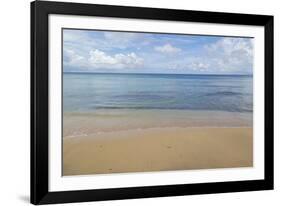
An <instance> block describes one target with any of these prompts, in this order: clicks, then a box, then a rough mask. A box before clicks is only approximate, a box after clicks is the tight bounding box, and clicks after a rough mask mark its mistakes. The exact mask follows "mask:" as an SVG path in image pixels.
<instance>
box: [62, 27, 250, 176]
mask: <svg viewBox="0 0 281 206" xmlns="http://www.w3.org/2000/svg"><path fill="white" fill-rule="evenodd" d="M61 38H62V51H61V52H62V55H61V56H62V68H61V69H62V175H63V176H72V175H97V174H111V173H136V172H164V171H179V170H203V169H204V170H206V169H225V168H242V167H243V168H244V167H253V112H254V111H253V78H254V75H253V64H254V58H255V57H254V46H255V38H253V37H251V36H219V35H205V34H177V33H152V32H144V31H138V32H136V31H134V32H132V31H113V30H93V29H92V30H91V29H79V28H62V29H61Z"/></svg>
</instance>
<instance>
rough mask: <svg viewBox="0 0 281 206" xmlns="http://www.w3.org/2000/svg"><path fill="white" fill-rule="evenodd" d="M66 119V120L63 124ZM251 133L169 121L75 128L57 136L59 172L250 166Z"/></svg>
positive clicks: (233, 128) (246, 130)
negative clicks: (60, 152) (157, 125)
mask: <svg viewBox="0 0 281 206" xmlns="http://www.w3.org/2000/svg"><path fill="white" fill-rule="evenodd" d="M209 122H210V121H209ZM72 123H73V122H72V120H69V121H68V122H67V124H66V126H69V125H71V124H72ZM73 124H74V123H73ZM93 125H94V124H93ZM111 126H112V125H111ZM68 128H69V127H68ZM81 128H82V126H81V127H80V129H81ZM82 129H83V128H82ZM65 131H66V129H65ZM79 135H80V136H79ZM252 137H253V133H252V127H174V126H172V127H160V128H141V129H136V128H134V129H126V130H116V131H104V132H99V133H98V132H94V133H92V134H90V133H89V134H88V135H82V134H79V133H78V134H77V135H76V136H75V137H74V136H69V137H64V138H63V175H86V174H105V173H123V172H149V171H171V170H189V169H211V168H231V167H251V166H253V138H252Z"/></svg>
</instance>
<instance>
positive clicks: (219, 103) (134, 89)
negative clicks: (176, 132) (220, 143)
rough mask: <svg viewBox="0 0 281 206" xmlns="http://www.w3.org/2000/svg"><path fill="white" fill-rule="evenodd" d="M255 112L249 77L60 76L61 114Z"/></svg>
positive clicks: (109, 74)
mask: <svg viewBox="0 0 281 206" xmlns="http://www.w3.org/2000/svg"><path fill="white" fill-rule="evenodd" d="M100 109H102V110H105V109H110V110H115V109H119V110H121V109H132V110H142V109H143V110H153V109H155V110H194V111H196V110H200V111H226V112H239V113H252V112H253V77H252V76H250V75H188V74H115V73H63V111H64V112H91V111H97V110H100Z"/></svg>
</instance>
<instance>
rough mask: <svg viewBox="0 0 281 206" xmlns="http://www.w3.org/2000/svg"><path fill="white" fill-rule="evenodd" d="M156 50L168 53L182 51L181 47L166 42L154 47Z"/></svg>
mask: <svg viewBox="0 0 281 206" xmlns="http://www.w3.org/2000/svg"><path fill="white" fill-rule="evenodd" d="M154 50H155V51H158V52H162V53H166V54H174V53H178V52H180V51H181V49H180V48H177V47H174V46H172V45H171V44H165V45H163V46H156V47H154Z"/></svg>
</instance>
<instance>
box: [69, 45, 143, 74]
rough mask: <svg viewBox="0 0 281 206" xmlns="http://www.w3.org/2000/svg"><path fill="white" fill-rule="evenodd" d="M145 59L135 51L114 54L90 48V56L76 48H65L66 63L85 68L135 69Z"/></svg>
mask: <svg viewBox="0 0 281 206" xmlns="http://www.w3.org/2000/svg"><path fill="white" fill-rule="evenodd" d="M142 64H143V59H142V58H140V57H138V56H137V55H136V54H135V53H134V52H132V53H128V54H123V53H117V54H114V55H109V54H106V53H105V52H103V51H101V50H98V49H94V50H90V52H89V54H88V58H85V57H83V56H80V55H79V54H77V53H75V51H74V50H68V49H64V65H66V66H71V67H82V68H84V69H88V70H89V69H133V68H137V67H139V66H141V65H142Z"/></svg>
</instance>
